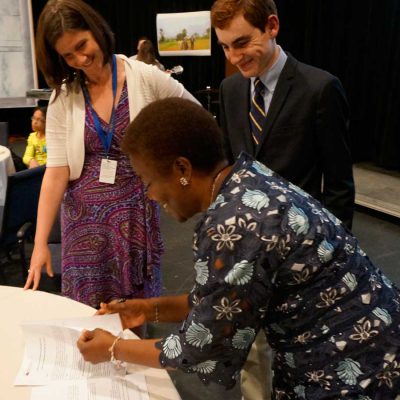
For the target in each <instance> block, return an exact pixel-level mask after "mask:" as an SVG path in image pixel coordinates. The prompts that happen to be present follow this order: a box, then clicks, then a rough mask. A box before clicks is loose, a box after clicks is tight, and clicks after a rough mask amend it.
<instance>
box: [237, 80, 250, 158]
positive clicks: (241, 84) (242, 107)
mask: <svg viewBox="0 0 400 400" xmlns="http://www.w3.org/2000/svg"><path fill="white" fill-rule="evenodd" d="M250 82H251V81H250V79H247V78H243V76H242V75H240V77H239V80H238V83H237V86H236V88H235V89H237V94H236V96H235V97H236V99H240V100H239V101H237V100H234V101H233V103H234V104H236V105H237V107H236V114H235V115H236V117H235V119H236V121H237V123H238V126H237V128H238V129H236V132H238V134H239V135H242V143H243V144H244V149H243V150H244V151H246V152H247V153H249V154H253V155H254V154H255V145H254V141H253V137H252V135H251V131H250V121H249V110H250Z"/></svg>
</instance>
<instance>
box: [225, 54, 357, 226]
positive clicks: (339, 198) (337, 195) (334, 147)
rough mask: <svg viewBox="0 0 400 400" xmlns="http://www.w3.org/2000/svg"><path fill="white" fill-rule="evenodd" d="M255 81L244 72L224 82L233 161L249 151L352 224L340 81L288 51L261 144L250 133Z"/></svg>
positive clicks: (349, 167) (350, 177)
mask: <svg viewBox="0 0 400 400" xmlns="http://www.w3.org/2000/svg"><path fill="white" fill-rule="evenodd" d="M250 83H251V81H250V79H247V78H244V77H243V76H242V75H241V74H240V73H237V74H234V75H232V76H230V77H228V78H226V79H224V81H223V82H222V83H221V87H220V124H221V127H222V129H223V130H224V133H225V138H226V144H227V152H228V156H229V158H230V161H233V159H234V158H236V157H237V156H238V155H239V154H240V152H241V151H246V152H247V153H249V154H251V155H253V156H254V157H255V158H256V159H257V160H259V161H261V162H262V163H264V164H265V165H267V166H268V167H269V168H271V169H272V170H274V171H275V172H277V173H278V174H280V175H281V176H283V177H284V178H285V179H287V180H289V181H291V182H293V183H294V184H296V185H298V186H299V187H301V188H302V189H303V190H305V191H306V192H308V193H310V194H311V195H312V196H313V197H315V198H317V199H318V200H320V201H321V202H322V203H323V204H324V205H325V207H327V208H328V209H329V210H330V211H331V212H333V213H334V214H335V215H336V216H337V217H338V218H339V219H341V220H342V221H343V222H344V223H345V224H346V225H347V226H348V227H349V228H351V222H352V217H353V206H354V181H353V172H352V160H351V156H350V151H349V145H348V105H347V101H346V98H345V94H344V90H343V87H342V85H341V83H340V81H339V80H338V79H337V78H336V77H334V76H332V75H331V74H329V73H328V72H326V71H323V70H321V69H318V68H314V67H312V66H309V65H306V64H303V63H300V62H298V61H297V60H296V59H294V58H293V57H292V56H290V55H288V59H287V61H286V64H285V66H284V68H283V70H282V73H281V75H280V77H279V80H278V83H277V86H276V88H275V92H274V95H273V97H272V101H271V105H270V108H269V110H268V114H267V122H266V126H265V129H264V134H263V138H262V141H261V143H260V145H259V146H258V148H255V145H254V142H253V140H252V136H251V133H250V123H249V115H248V113H249V109H250V105H249V99H250Z"/></svg>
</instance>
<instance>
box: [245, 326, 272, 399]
mask: <svg viewBox="0 0 400 400" xmlns="http://www.w3.org/2000/svg"><path fill="white" fill-rule="evenodd" d="M271 365H272V349H271V347H270V346H269V344H268V342H267V339H266V337H265V333H264V331H263V330H260V332H258V335H257V336H256V339H255V341H254V343H253V345H252V347H251V349H250V352H249V355H248V357H247V360H246V363H245V365H244V367H243V369H242V372H241V378H240V386H241V390H242V400H256V399H257V400H258V399H260V400H261V399H262V400H270V399H271V384H272V371H271Z"/></svg>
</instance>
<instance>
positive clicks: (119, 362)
mask: <svg viewBox="0 0 400 400" xmlns="http://www.w3.org/2000/svg"><path fill="white" fill-rule="evenodd" d="M120 339H122V337H121V336H120V335H118V336H117V337H116V338H115V339H114V341H113V343H112V345H111V347H110V348H109V349H108V351H109V352H110V353H111V357H110V361H111V363H112V364H114V365H115V368H116V369H121V368H122V363H123V362H122V361H121V360H117V359H116V358H115V354H114V350H115V346H116V344H117V342H118V340H120Z"/></svg>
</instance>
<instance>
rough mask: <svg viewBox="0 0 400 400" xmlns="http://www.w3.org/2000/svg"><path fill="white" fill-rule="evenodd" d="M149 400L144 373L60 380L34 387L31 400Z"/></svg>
mask: <svg viewBox="0 0 400 400" xmlns="http://www.w3.org/2000/svg"><path fill="white" fill-rule="evenodd" d="M55 393H57V397H56V398H57V400H83V399H85V400H86V399H87V400H106V399H107V400H149V394H148V391H147V385H146V381H145V377H144V375H137V374H131V375H126V376H123V377H113V378H91V379H88V380H84V381H82V380H80V381H60V382H57V383H55V384H51V385H48V386H41V387H34V388H33V389H32V394H31V400H54V398H55V395H54V394H55Z"/></svg>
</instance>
